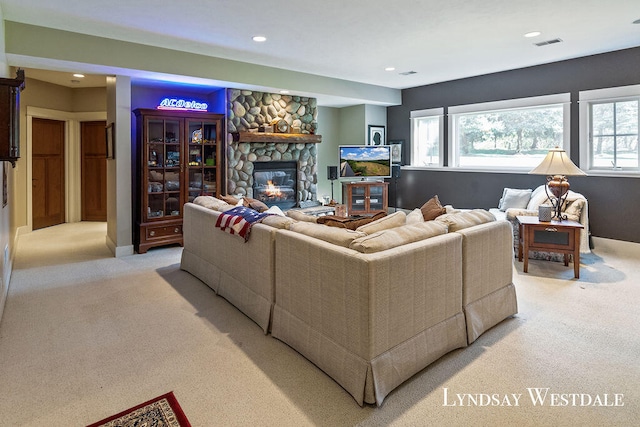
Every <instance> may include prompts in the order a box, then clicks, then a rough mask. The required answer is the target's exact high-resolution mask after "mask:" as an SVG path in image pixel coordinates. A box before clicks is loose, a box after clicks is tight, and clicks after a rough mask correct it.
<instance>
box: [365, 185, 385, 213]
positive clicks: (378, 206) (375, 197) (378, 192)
mask: <svg viewBox="0 0 640 427" xmlns="http://www.w3.org/2000/svg"><path fill="white" fill-rule="evenodd" d="M383 192H384V188H383V187H382V186H371V187H369V210H383V209H384V201H383V200H384V199H383Z"/></svg>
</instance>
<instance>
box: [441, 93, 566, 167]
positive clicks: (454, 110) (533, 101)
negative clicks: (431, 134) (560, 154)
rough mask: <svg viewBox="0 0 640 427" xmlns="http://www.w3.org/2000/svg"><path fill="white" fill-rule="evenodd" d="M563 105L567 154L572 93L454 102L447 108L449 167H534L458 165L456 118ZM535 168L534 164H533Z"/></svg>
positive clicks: (564, 139) (563, 137)
mask: <svg viewBox="0 0 640 427" xmlns="http://www.w3.org/2000/svg"><path fill="white" fill-rule="evenodd" d="M560 104H561V105H562V107H563V111H562V112H563V129H562V148H563V149H564V150H565V151H566V152H567V154H568V155H570V152H569V149H570V141H571V112H570V107H571V94H570V93H559V94H553V95H543V96H532V97H527V98H517V99H508V100H503V101H492V102H482V103H478V104H467V105H456V106H452V107H449V110H448V129H449V151H448V154H449V156H448V157H449V168H451V169H456V170H468V171H473V172H494V173H495V172H518V173H523V172H529V171H530V170H531V169H533V167H514V166H504V167H501V166H491V168H490V169H488V168H486V167H469V166H463V167H460V156H459V150H458V140H457V131H458V130H457V122H458V120H457V118H458V117H459V116H460V115H462V114H468V113H490V112H496V111H504V110H514V109H521V108H532V107H544V106H550V105H560ZM534 167H535V166H534Z"/></svg>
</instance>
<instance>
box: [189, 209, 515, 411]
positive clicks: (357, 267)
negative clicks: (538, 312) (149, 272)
mask: <svg viewBox="0 0 640 427" xmlns="http://www.w3.org/2000/svg"><path fill="white" fill-rule="evenodd" d="M197 201H198V200H197ZM199 202H200V204H205V205H207V206H208V207H205V206H201V205H199V204H194V203H187V204H186V205H185V216H184V230H183V231H184V250H183V255H182V263H181V268H182V269H184V270H186V271H188V272H190V273H192V274H193V275H195V276H196V277H198V278H200V279H201V280H202V281H204V282H205V283H206V284H207V285H209V286H210V287H211V288H212V289H213V290H214V291H215V292H216V293H217V294H218V295H220V296H223V297H224V298H226V299H227V300H229V302H231V303H232V304H233V305H235V306H236V307H237V308H238V309H240V310H241V311H242V312H244V313H245V314H246V315H247V316H249V317H250V318H251V319H253V320H254V321H255V322H256V323H257V324H258V325H259V326H260V327H261V328H262V329H263V330H264V331H265V333H269V332H270V333H271V334H272V336H273V337H275V338H277V339H279V340H281V341H283V342H285V343H287V344H288V345H289V346H291V347H292V348H294V349H295V350H297V351H298V352H299V353H301V354H302V355H303V356H305V357H306V358H307V359H309V360H310V361H311V362H313V363H314V364H315V365H317V366H318V367H319V368H321V369H322V370H323V371H324V372H325V373H327V374H328V375H329V376H331V377H332V378H333V379H334V380H335V381H336V382H338V383H339V384H340V385H341V386H342V387H343V388H344V389H345V390H346V391H348V392H349V393H350V394H351V395H352V396H353V398H354V399H355V400H356V401H357V402H358V404H360V405H363V404H364V403H371V404H377V405H380V404H382V402H383V400H384V398H385V397H386V396H387V394H388V393H389V392H391V391H392V390H393V389H395V388H396V387H398V386H399V385H400V384H402V382H404V381H405V380H407V379H408V378H410V377H411V376H413V375H414V374H415V373H417V372H419V371H420V370H422V369H424V368H425V367H426V366H428V365H429V364H431V363H432V362H434V361H435V360H437V359H438V358H440V357H441V356H443V355H444V354H446V353H448V352H450V351H452V350H454V349H457V348H462V347H465V346H467V345H469V344H471V343H473V342H474V341H475V340H476V339H477V337H478V336H479V335H480V334H482V333H483V332H485V331H486V330H488V329H489V328H491V327H493V326H494V325H496V324H497V323H499V322H501V321H502V320H504V319H505V318H507V317H509V316H512V315H513V314H515V313H516V312H517V302H516V294H515V287H514V286H513V283H512V274H513V259H514V258H513V245H512V230H511V226H510V224H509V223H508V222H507V221H495V218H494V216H493V215H491V214H490V213H488V212H486V211H481V210H473V211H470V212H462V213H457V214H446V215H443V216H441V217H439V218H437V219H436V220H435V221H424V220H423V219H422V218H420V217H418V214H419V210H418V213H416V212H415V211H414V212H410V213H409V214H408V215H407V214H406V213H405V212H401V211H399V212H396V213H393V214H391V215H388V216H386V217H384V218H381V219H379V220H377V221H374V222H371V223H369V224H366V225H363V226H361V227H358V228H357V229H356V230H350V229H346V228H336V227H329V226H327V225H321V224H317V223H315V221H314V220H313V218H303V217H300V216H299V217H298V218H297V219H294V218H290V217H280V216H277V215H275V216H273V217H272V216H270V217H268V218H266V219H265V220H263V221H262V222H261V223H257V224H254V225H253V227H252V229H251V233H250V237H249V239H248V241H246V242H245V241H244V240H243V239H241V238H239V237H238V236H233V235H230V234H227V233H225V232H222V231H221V230H219V229H217V228H215V223H216V220H217V218H218V216H219V215H221V211H224V210H226V209H228V206H224V205H223V204H220V203H218V201H215V200H208V201H206V202H203V200H202V199H201V200H199Z"/></svg>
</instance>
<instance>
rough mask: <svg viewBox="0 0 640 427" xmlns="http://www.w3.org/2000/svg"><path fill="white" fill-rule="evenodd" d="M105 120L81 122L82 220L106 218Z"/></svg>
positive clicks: (102, 219)
mask: <svg viewBox="0 0 640 427" xmlns="http://www.w3.org/2000/svg"><path fill="white" fill-rule="evenodd" d="M106 125H107V122H106V121H95V122H82V123H80V146H81V154H80V157H81V162H82V165H81V174H82V177H81V181H82V182H81V185H82V197H81V199H82V202H81V203H82V214H81V217H82V221H106V220H107V158H106V144H105V127H106Z"/></svg>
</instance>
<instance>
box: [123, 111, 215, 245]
mask: <svg viewBox="0 0 640 427" xmlns="http://www.w3.org/2000/svg"><path fill="white" fill-rule="evenodd" d="M134 113H135V115H136V119H137V120H136V123H137V128H136V132H137V140H138V141H137V148H138V151H137V157H138V159H137V160H138V170H137V174H136V175H137V181H138V185H137V191H138V192H139V195H138V197H137V200H136V202H137V206H136V231H135V236H134V243H135V247H136V250H137V251H138V253H145V252H146V251H147V250H148V249H149V248H152V247H155V246H164V245H168V244H176V243H177V244H180V245H182V243H183V240H182V214H183V205H184V204H185V203H186V202H191V201H193V200H194V199H195V198H196V197H198V196H201V195H209V196H219V195H220V188H219V186H220V183H221V168H220V162H221V160H222V153H221V149H222V148H221V147H222V123H223V118H224V116H223V115H221V114H210V113H197V112H188V113H187V112H177V111H161V110H151V109H138V110H135V111H134Z"/></svg>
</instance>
